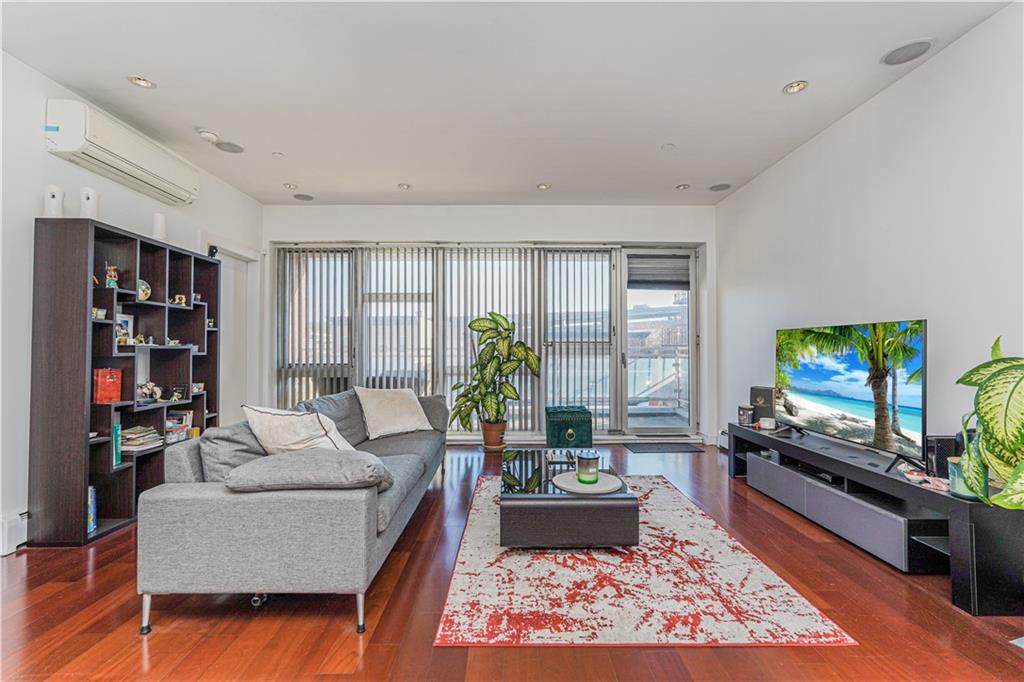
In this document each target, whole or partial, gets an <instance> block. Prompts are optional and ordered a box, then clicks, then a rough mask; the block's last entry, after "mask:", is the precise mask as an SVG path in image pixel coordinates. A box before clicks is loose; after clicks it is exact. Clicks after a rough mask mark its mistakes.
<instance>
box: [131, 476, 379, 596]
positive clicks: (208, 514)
mask: <svg viewBox="0 0 1024 682" xmlns="http://www.w3.org/2000/svg"><path fill="white" fill-rule="evenodd" d="M376 538H377V489H376V488H359V489H355V490H275V491H272V492H259V493H236V492H232V491H230V490H228V489H227V487H225V486H224V485H223V484H222V483H170V484H164V485H160V486H157V487H156V488H152V489H150V490H147V491H146V492H144V493H142V495H141V496H140V497H139V505H138V591H139V593H140V594H141V593H151V594H160V593H199V592H205V593H239V592H271V593H272V592H278V593H289V592H310V593H354V592H362V591H364V590H365V589H366V588H367V586H368V585H369V582H370V579H371V578H372V575H371V574H370V570H369V566H370V563H371V547H372V546H373V543H375V542H376Z"/></svg>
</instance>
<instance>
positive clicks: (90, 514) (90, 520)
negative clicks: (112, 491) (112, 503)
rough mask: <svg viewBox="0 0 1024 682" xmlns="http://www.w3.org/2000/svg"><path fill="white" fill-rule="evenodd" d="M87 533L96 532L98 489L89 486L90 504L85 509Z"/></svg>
mask: <svg viewBox="0 0 1024 682" xmlns="http://www.w3.org/2000/svg"><path fill="white" fill-rule="evenodd" d="M85 532H86V533H95V532H96V487H95V486H89V504H88V505H87V506H86V509H85Z"/></svg>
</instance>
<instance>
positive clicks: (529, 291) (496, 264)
mask: <svg viewBox="0 0 1024 682" xmlns="http://www.w3.org/2000/svg"><path fill="white" fill-rule="evenodd" d="M535 258H536V250H535V249H532V248H529V247H479V246H473V247H448V248H445V249H444V264H443V266H444V317H443V326H442V332H443V343H444V381H443V384H444V386H445V387H447V386H451V385H452V384H454V383H456V382H460V381H461V382H465V381H467V380H468V379H469V375H470V369H469V366H470V365H471V364H472V363H473V361H474V359H475V357H476V338H477V336H478V335H477V334H476V333H474V332H471V331H470V330H469V328H468V327H467V325H468V324H469V322H470V320H473V319H474V318H477V317H481V316H485V315H486V314H487V313H488V312H489V311H492V310H493V311H495V312H498V313H501V314H502V315H505V316H506V317H508V318H509V319H510V320H512V321H513V322H515V324H516V338H517V339H519V340H522V341H523V342H524V343H526V344H528V345H530V346H531V347H533V348H534V349H537V348H538V342H537V339H536V338H535V334H536V324H535V322H534V321H535V320H536V316H537V312H536V309H535V308H536V305H535V302H536V296H535V293H534V292H535V290H536V286H535V283H534V275H535V272H536V268H535V266H534V260H535ZM513 383H514V384H515V386H516V388H518V389H519V395H520V397H521V400H519V401H518V402H517V401H510V402H509V403H508V414H507V415H506V417H505V418H506V420H507V421H508V428H509V430H512V431H536V430H537V429H538V428H539V425H538V423H537V414H536V410H535V409H534V405H535V404H536V400H537V396H536V395H535V393H536V386H535V385H534V379H533V376H532V375H531V374H530V373H529V372H527V371H526V369H525V368H524V369H522V370H521V371H520V373H519V374H518V375H517V376H516V378H515V380H514V381H513ZM456 428H458V429H461V428H462V427H461V426H458V425H457V424H456Z"/></svg>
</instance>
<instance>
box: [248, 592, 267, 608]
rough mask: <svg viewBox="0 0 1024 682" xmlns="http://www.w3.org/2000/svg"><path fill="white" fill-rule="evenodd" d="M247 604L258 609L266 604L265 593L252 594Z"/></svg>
mask: <svg viewBox="0 0 1024 682" xmlns="http://www.w3.org/2000/svg"><path fill="white" fill-rule="evenodd" d="M249 603H250V604H252V605H253V608H257V609H258V608H259V607H261V606H263V605H264V604H266V603H267V594H266V593H265V592H260V593H257V594H254V595H252V599H250V600H249Z"/></svg>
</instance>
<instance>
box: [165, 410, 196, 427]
mask: <svg viewBox="0 0 1024 682" xmlns="http://www.w3.org/2000/svg"><path fill="white" fill-rule="evenodd" d="M193 414H194V413H193V411H192V410H167V426H189V427H190V426H192V425H193V422H192V419H193Z"/></svg>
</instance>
